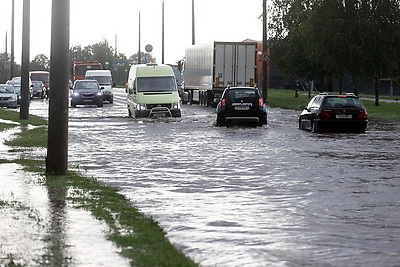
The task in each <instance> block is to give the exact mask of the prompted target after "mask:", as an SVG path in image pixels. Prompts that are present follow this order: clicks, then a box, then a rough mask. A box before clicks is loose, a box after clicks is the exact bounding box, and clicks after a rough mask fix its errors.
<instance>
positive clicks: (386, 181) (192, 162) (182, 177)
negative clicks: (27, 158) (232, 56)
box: [1, 89, 400, 266]
mask: <svg viewBox="0 0 400 267" xmlns="http://www.w3.org/2000/svg"><path fill="white" fill-rule="evenodd" d="M114 94H115V102H114V104H112V105H111V104H105V105H104V107H103V108H96V107H79V108H71V109H70V110H69V117H70V119H69V162H70V165H71V166H78V165H79V166H80V167H81V168H84V169H85V170H86V171H87V174H88V175H90V176H94V177H96V178H97V179H99V180H100V181H102V182H104V183H106V184H108V185H110V186H114V187H116V188H118V189H119V190H120V192H121V193H122V194H124V195H126V196H127V197H128V198H129V199H131V200H132V202H133V203H134V205H135V206H136V207H138V208H139V209H140V210H141V211H142V212H144V213H146V214H149V215H151V216H152V217H153V218H155V219H156V220H157V221H158V222H159V223H160V225H161V226H162V227H163V228H164V229H165V231H166V232H167V237H168V238H169V239H170V240H171V242H172V243H173V244H174V245H175V246H176V247H178V248H179V249H181V250H182V251H183V252H184V253H185V254H187V255H188V256H190V257H191V258H193V259H194V260H195V261H196V262H199V263H200V264H201V266H396V265H397V264H398V263H399V262H400V227H399V225H400V213H398V210H399V208H400V201H399V200H398V192H399V189H400V188H399V187H400V175H399V173H400V172H399V166H400V152H399V150H398V148H399V147H400V139H399V136H400V127H399V125H398V124H396V123H380V122H371V123H370V126H369V129H368V130H367V132H366V133H365V134H340V133H336V134H313V133H309V132H304V131H300V130H298V129H297V115H298V112H296V111H287V110H281V109H269V115H268V117H269V124H268V125H267V126H265V127H258V128H247V127H232V128H219V127H215V126H214V123H215V111H214V110H213V109H212V108H206V107H201V106H197V105H193V106H187V105H184V106H183V110H182V118H180V119H158V120H146V119H132V118H130V117H128V115H127V110H126V102H125V94H124V92H123V90H120V89H119V90H118V89H117V90H115V92H114ZM31 113H32V114H35V115H39V116H43V117H47V103H46V101H42V100H34V101H33V102H32V103H31ZM41 153H43V154H44V153H45V152H43V151H42V152H40V151H37V153H35V154H36V155H37V154H39V155H40V154H41ZM9 168H11V169H12V167H9ZM14 168H18V167H14ZM9 172H10V171H9ZM11 173H15V169H14V171H11ZM22 186H23V185H22ZM3 194H4V193H3ZM6 194H10V193H6ZM44 199H45V198H44ZM67 217H68V218H69V216H67ZM78 218H79V216H78ZM78 221H79V220H78ZM77 225H78V226H79V223H78V224H77ZM65 235H66V236H69V235H71V234H70V233H69V232H68V231H66V232H65ZM100 239H101V238H100ZM11 240H12V239H11ZM78 240H79V238H78ZM1 243H2V242H1ZM37 246H39V247H40V245H37ZM11 247H12V246H11ZM88 253H89V255H91V254H90V252H88ZM117 265H118V264H117Z"/></svg>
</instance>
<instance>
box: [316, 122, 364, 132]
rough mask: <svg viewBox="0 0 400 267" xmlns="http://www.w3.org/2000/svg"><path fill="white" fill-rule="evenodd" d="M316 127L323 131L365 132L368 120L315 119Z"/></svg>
mask: <svg viewBox="0 0 400 267" xmlns="http://www.w3.org/2000/svg"><path fill="white" fill-rule="evenodd" d="M314 123H316V127H317V128H318V130H320V131H325V132H328V131H329V132H365V130H366V129H367V127H368V120H318V119H317V120H315V121H314Z"/></svg>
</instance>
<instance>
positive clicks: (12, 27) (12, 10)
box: [10, 0, 15, 80]
mask: <svg viewBox="0 0 400 267" xmlns="http://www.w3.org/2000/svg"><path fill="white" fill-rule="evenodd" d="M14 21H15V0H12V4H11V66H10V80H11V79H12V78H13V77H14V28H15V26H14Z"/></svg>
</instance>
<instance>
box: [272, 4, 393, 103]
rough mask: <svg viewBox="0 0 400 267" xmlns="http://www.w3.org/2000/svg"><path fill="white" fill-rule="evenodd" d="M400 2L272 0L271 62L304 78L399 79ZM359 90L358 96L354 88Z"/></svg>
mask: <svg viewBox="0 0 400 267" xmlns="http://www.w3.org/2000/svg"><path fill="white" fill-rule="evenodd" d="M399 2H400V0H375V1H371V0H273V6H272V8H271V9H270V13H271V14H272V15H271V19H270V23H269V28H270V34H271V35H272V38H271V47H272V49H271V51H272V60H273V61H274V62H275V63H276V64H277V65H278V66H279V67H280V68H281V69H282V70H283V71H285V72H286V73H288V74H291V75H294V76H296V77H299V78H303V77H313V78H315V77H317V76H320V77H321V79H322V77H323V76H324V75H332V74H335V75H337V76H338V77H340V76H341V75H342V74H344V73H347V74H349V75H350V76H351V77H352V81H354V80H355V78H357V77H363V78H366V79H368V80H375V81H378V79H379V78H380V77H398V76H399V73H400V61H399V60H397V59H398V58H399V53H400V28H399V27H400V26H399V25H400V22H399V20H400V4H399ZM307 73H308V75H306V74H307ZM353 84H355V83H354V82H353ZM376 88H377V87H376ZM354 92H355V93H357V92H358V91H357V88H356V87H355V86H354ZM377 97H378V94H377ZM377 103H378V102H377Z"/></svg>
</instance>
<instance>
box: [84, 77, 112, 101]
mask: <svg viewBox="0 0 400 267" xmlns="http://www.w3.org/2000/svg"><path fill="white" fill-rule="evenodd" d="M85 79H86V80H96V81H98V82H99V84H100V87H101V88H102V89H101V91H102V93H103V100H104V101H108V102H109V103H113V102H114V95H113V91H112V88H113V87H115V84H114V83H113V81H112V76H111V71H110V70H87V71H86V74H85Z"/></svg>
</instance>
